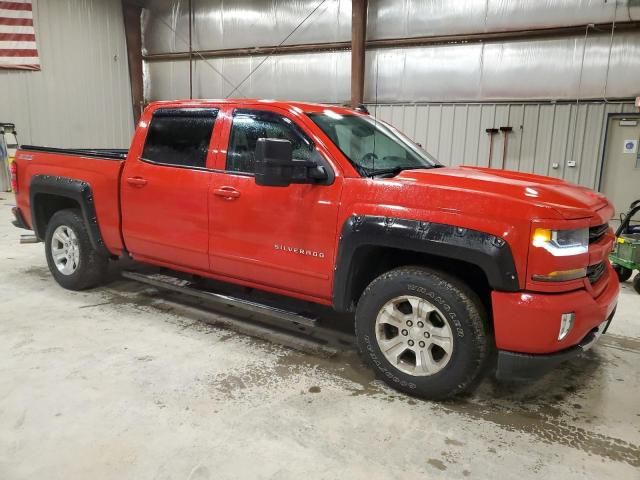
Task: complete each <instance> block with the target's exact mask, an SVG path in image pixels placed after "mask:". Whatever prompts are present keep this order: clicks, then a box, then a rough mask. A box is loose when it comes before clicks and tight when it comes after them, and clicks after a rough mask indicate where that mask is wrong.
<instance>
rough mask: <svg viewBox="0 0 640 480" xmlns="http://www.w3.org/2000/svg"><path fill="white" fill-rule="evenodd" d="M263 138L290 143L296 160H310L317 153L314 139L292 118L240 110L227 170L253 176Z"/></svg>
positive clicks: (237, 113) (231, 138) (230, 145)
mask: <svg viewBox="0 0 640 480" xmlns="http://www.w3.org/2000/svg"><path fill="white" fill-rule="evenodd" d="M259 138H283V139H285V140H289V141H290V142H291V144H292V147H293V158H294V159H296V160H309V158H310V157H311V154H312V153H313V151H314V147H313V143H312V142H311V140H309V138H308V137H307V136H306V135H305V134H304V133H303V132H302V131H301V130H300V128H299V127H297V126H296V124H295V123H293V122H292V121H291V120H290V119H288V118H286V117H283V116H282V115H278V114H277V113H272V112H266V111H259V110H236V111H235V113H234V114H233V124H232V127H231V136H230V138H229V148H228V149H227V170H230V171H232V172H248V173H253V172H254V160H255V156H254V154H255V151H256V143H257V141H258V139H259Z"/></svg>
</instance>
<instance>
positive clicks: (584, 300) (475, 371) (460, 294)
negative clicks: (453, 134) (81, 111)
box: [13, 99, 619, 399]
mask: <svg viewBox="0 0 640 480" xmlns="http://www.w3.org/2000/svg"><path fill="white" fill-rule="evenodd" d="M14 165H15V167H14V169H13V175H14V181H15V183H16V187H17V188H16V190H17V193H16V200H17V207H16V208H15V209H14V213H15V215H16V221H15V222H14V223H15V224H16V225H17V226H21V227H24V228H28V229H32V230H34V232H35V234H36V236H37V237H38V238H40V239H42V240H43V241H44V242H45V250H46V254H47V261H48V264H49V267H50V269H51V272H52V274H53V275H54V277H55V278H56V280H57V281H58V282H59V283H60V284H61V285H62V286H65V287H66V288H71V289H82V288H88V287H92V286H95V285H97V284H99V282H100V280H101V279H102V278H103V274H104V270H105V268H106V265H107V262H108V261H109V259H115V258H118V257H121V256H123V255H128V256H130V257H132V258H133V259H134V260H136V261H139V262H143V263H146V264H152V265H157V266H163V267H168V268H171V269H174V270H177V271H181V272H188V273H191V274H195V275H199V276H203V277H208V278H213V279H217V280H222V281H226V282H231V283H234V284H239V285H244V286H249V287H254V288H257V289H262V290H265V291H269V292H273V293H276V294H281V295H286V296H290V297H295V298H298V299H302V300H306V301H311V302H315V303H318V304H323V305H330V306H333V308H335V309H336V310H338V311H355V318H356V335H357V340H358V345H359V348H360V350H361V352H362V354H363V356H364V358H365V359H366V360H367V362H368V363H369V365H370V366H371V367H372V368H373V369H374V370H375V371H376V372H377V373H378V374H379V375H380V376H381V378H382V379H384V380H385V381H386V382H388V383H389V384H391V385H392V386H394V387H396V388H398V389H400V390H402V391H405V392H408V393H413V394H416V395H420V396H423V397H427V398H434V399H437V398H445V397H448V396H451V395H455V394H458V393H460V392H463V391H465V390H468V389H470V388H472V387H473V385H474V384H476V383H477V380H478V379H479V378H480V377H481V375H482V374H483V373H484V372H486V371H487V369H488V365H489V363H490V361H491V359H492V358H493V355H492V353H493V352H494V351H495V350H497V368H498V374H499V375H500V376H504V377H511V378H513V377H526V376H529V375H530V374H532V373H533V372H535V371H537V370H538V369H539V368H540V367H547V366H549V365H552V364H555V363H557V362H558V361H560V360H564V359H566V358H568V357H569V356H572V355H575V354H577V353H580V352H581V351H583V350H585V349H587V348H589V347H590V346H591V345H592V344H593V342H594V341H595V339H597V337H598V336H599V335H600V334H601V333H603V331H604V330H605V329H606V326H607V325H608V323H607V322H609V321H610V320H611V318H612V316H613V312H614V310H615V306H616V302H617V297H618V292H619V286H618V282H617V280H616V276H615V274H614V273H613V269H612V267H611V265H610V264H609V262H608V260H607V256H608V253H609V252H610V250H611V246H612V242H613V234H612V231H611V229H610V228H609V227H608V224H607V222H608V221H609V219H610V218H611V217H612V215H613V207H612V205H611V204H610V203H609V202H608V201H607V200H606V198H604V197H603V196H602V195H600V194H598V193H595V192H593V191H591V190H589V189H586V188H583V187H579V186H575V185H571V184H568V183H566V182H564V181H562V180H558V179H554V178H549V177H543V176H537V175H529V174H524V173H516V172H509V171H502V170H492V169H488V168H478V167H456V168H445V167H443V166H442V165H439V164H438V163H437V161H435V160H433V159H432V158H431V157H429V156H428V154H427V153H426V152H424V151H422V150H421V149H420V148H419V147H418V146H417V145H415V144H414V143H412V142H411V141H409V140H408V139H407V138H406V137H404V136H403V135H402V134H401V133H400V132H398V131H396V130H395V129H393V128H392V127H390V126H389V125H386V124H384V123H383V122H379V121H376V120H375V119H373V118H372V117H370V116H368V115H367V114H366V113H361V112H358V111H354V110H350V109H346V108H339V107H329V106H325V105H316V104H306V103H296V102H274V101H260V100H244V99H243V100H224V101H217V100H216V101H213V100H212V101H177V102H157V103H153V104H151V105H150V106H149V107H147V109H146V110H145V111H144V113H143V115H142V118H141V119H140V121H139V123H138V126H137V128H136V132H135V135H134V137H133V141H132V143H131V147H130V149H129V150H128V151H122V150H56V149H51V148H44V147H28V146H25V147H22V149H20V150H19V151H18V153H17V156H16V162H15V164H14Z"/></svg>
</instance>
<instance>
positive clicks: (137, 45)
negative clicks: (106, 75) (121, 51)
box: [122, 0, 144, 125]
mask: <svg viewBox="0 0 640 480" xmlns="http://www.w3.org/2000/svg"><path fill="white" fill-rule="evenodd" d="M122 12H123V15H124V34H125V38H126V42H127V59H128V62H129V82H130V83H131V104H132V106H133V123H134V125H135V124H137V123H138V119H139V118H140V115H141V114H142V110H143V109H144V83H143V79H142V27H141V25H140V15H141V13H142V8H141V7H140V6H138V5H133V4H131V3H129V2H128V1H127V0H123V1H122Z"/></svg>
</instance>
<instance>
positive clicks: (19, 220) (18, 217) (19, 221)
mask: <svg viewBox="0 0 640 480" xmlns="http://www.w3.org/2000/svg"><path fill="white" fill-rule="evenodd" d="M11 212H12V213H13V216H14V217H15V220H13V221H12V222H11V223H12V224H13V225H14V226H15V227H18V228H24V229H25V230H31V227H29V225H27V222H26V221H25V219H24V217H23V216H22V212H21V211H20V209H19V208H18V207H13V208H12V209H11Z"/></svg>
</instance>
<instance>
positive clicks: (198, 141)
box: [121, 108, 218, 271]
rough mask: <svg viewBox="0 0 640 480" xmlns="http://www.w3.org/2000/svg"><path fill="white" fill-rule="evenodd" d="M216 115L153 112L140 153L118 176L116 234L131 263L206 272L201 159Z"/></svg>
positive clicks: (205, 187) (205, 174)
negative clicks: (119, 220) (119, 233)
mask: <svg viewBox="0 0 640 480" xmlns="http://www.w3.org/2000/svg"><path fill="white" fill-rule="evenodd" d="M217 114H218V110H217V109H215V108H159V109H157V110H155V111H154V112H153V114H152V116H151V119H150V122H149V125H148V127H147V128H146V130H147V131H146V136H145V141H144V147H143V148H142V151H141V152H135V151H132V152H130V158H128V159H127V162H126V165H125V167H124V171H123V173H122V187H121V188H122V191H121V198H122V200H121V202H122V203H121V205H122V231H123V236H124V240H125V244H126V246H127V249H128V251H129V252H130V253H131V254H132V256H133V257H134V258H135V259H137V260H146V261H149V262H152V263H159V264H166V265H175V266H180V267H187V268H190V269H196V270H202V271H207V270H208V266H209V258H208V248H209V225H208V222H209V217H208V207H209V183H210V181H211V172H210V170H209V169H208V168H207V161H208V158H209V157H210V155H209V151H210V145H211V143H212V137H213V132H214V126H215V124H216V117H217ZM138 128H139V129H140V128H144V124H143V125H142V126H140V127H138Z"/></svg>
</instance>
